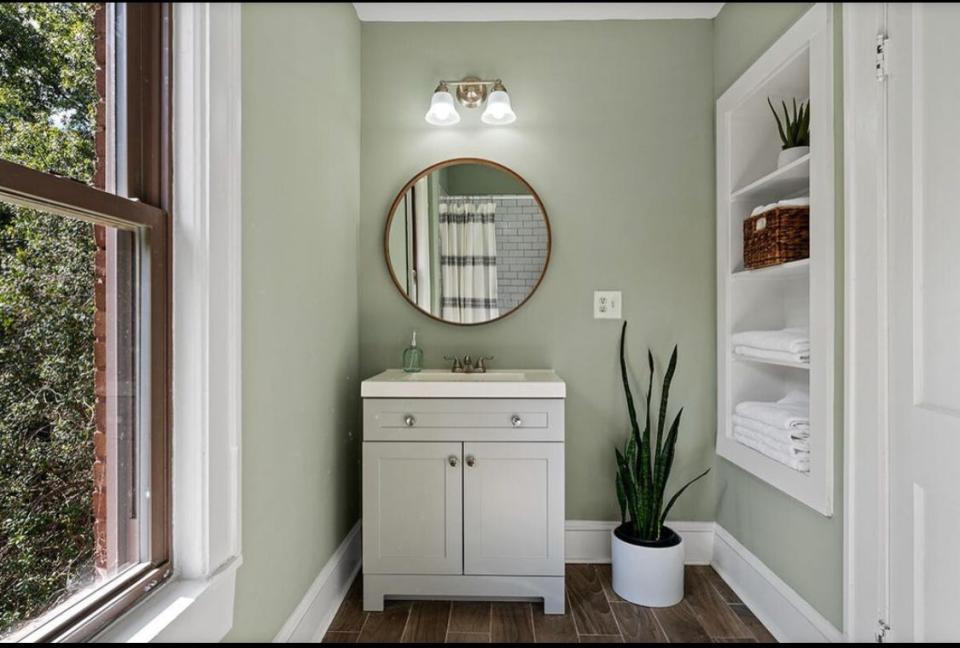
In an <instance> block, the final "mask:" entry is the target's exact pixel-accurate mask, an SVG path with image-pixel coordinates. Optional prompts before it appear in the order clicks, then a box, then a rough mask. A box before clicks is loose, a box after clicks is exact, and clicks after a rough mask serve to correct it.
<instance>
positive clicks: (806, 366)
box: [733, 352, 810, 371]
mask: <svg viewBox="0 0 960 648" xmlns="http://www.w3.org/2000/svg"><path fill="white" fill-rule="evenodd" d="M733 358H734V360H739V361H740V362H752V363H754V364H764V365H774V366H776V367H792V368H794V369H803V370H805V371H810V363H809V362H791V361H789V360H770V359H768V358H755V357H753V356H747V355H740V354H739V353H736V352H734V354H733Z"/></svg>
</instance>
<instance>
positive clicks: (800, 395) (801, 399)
mask: <svg viewBox="0 0 960 648" xmlns="http://www.w3.org/2000/svg"><path fill="white" fill-rule="evenodd" d="M777 402H778V403H782V404H784V405H789V404H792V405H803V406H804V407H806V408H807V409H810V394H809V392H805V391H803V390H800V389H794V390H792V391H790V392H789V393H787V395H786V396H784V397H783V398H781V399H780V400H778V401H777Z"/></svg>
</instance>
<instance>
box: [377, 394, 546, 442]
mask: <svg viewBox="0 0 960 648" xmlns="http://www.w3.org/2000/svg"><path fill="white" fill-rule="evenodd" d="M563 403H564V401H563V399H492V398H460V399H447V398H445V399H430V398H413V399H405V398H367V399H364V401H363V429H364V440H365V441H563V423H564V421H563Z"/></svg>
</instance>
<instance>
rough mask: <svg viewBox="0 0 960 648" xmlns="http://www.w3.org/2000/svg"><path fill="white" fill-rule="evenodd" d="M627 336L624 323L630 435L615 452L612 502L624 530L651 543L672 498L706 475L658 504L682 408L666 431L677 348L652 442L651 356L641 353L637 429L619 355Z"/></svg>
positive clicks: (666, 376) (622, 339) (657, 537)
mask: <svg viewBox="0 0 960 648" xmlns="http://www.w3.org/2000/svg"><path fill="white" fill-rule="evenodd" d="M626 336H627V323H626V322H624V323H623V328H622V329H621V331H620V374H621V377H622V379H623V391H624V392H625V393H626V397H627V412H628V414H629V416H630V427H631V431H630V434H629V435H628V436H627V440H626V443H625V445H624V448H623V451H622V452H621V451H620V450H619V449H615V452H616V455H617V500H618V501H619V504H620V518H621V521H622V523H623V525H624V529H625V530H626V531H627V532H628V533H629V535H630V536H632V537H633V538H635V539H637V540H640V541H642V542H657V541H659V540H660V539H661V533H662V531H663V525H664V522H665V520H666V519H667V514H668V513H669V512H670V509H671V508H672V507H673V505H674V503H675V502H676V501H677V498H678V497H680V495H681V494H682V493H683V492H684V491H685V490H686V489H687V487H689V486H690V485H691V484H692V483H694V482H695V481H697V480H698V479H700V478H701V477H703V476H704V475H706V474H707V473H708V472H710V469H709V468H708V469H707V470H705V471H703V472H702V473H701V474H700V475H698V476H697V477H694V478H693V479H691V480H690V481H688V482H687V483H686V484H684V485H683V487H681V488H680V490H678V491H677V492H676V493H674V495H673V497H671V498H670V500H669V501H668V502H667V504H666V506H664V503H663V500H664V494H665V491H666V487H667V481H668V480H669V478H670V470H671V469H672V468H673V459H674V453H675V451H676V447H677V435H678V433H679V430H680V417H681V415H682V414H683V408H680V411H678V412H677V415H676V417H675V418H674V419H673V423H672V424H671V425H670V427H669V428H667V429H666V434H664V429H665V423H666V419H667V403H668V400H669V398H670V383H671V382H672V381H673V374H674V372H675V371H676V369H677V347H676V346H674V347H673V354H672V355H671V356H670V363H669V365H668V366H667V372H666V374H664V377H663V386H662V388H661V390H660V411H659V417H658V421H657V429H656V439H653V438H652V436H653V431H652V430H651V425H650V398H651V396H652V393H653V353H651V352H650V351H649V350H648V351H647V363H648V365H649V367H650V383H649V386H648V387H647V409H646V422H645V424H644V427H643V430H642V431H641V429H640V424H639V422H638V420H637V410H636V407H635V406H634V404H633V394H632V393H631V391H630V382H629V380H628V378H627V361H626V358H625V356H624V342H625V340H626Z"/></svg>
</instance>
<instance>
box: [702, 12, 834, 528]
mask: <svg viewBox="0 0 960 648" xmlns="http://www.w3.org/2000/svg"><path fill="white" fill-rule="evenodd" d="M832 21H833V13H832V8H831V7H830V5H829V4H826V3H818V4H816V5H814V7H813V8H811V9H810V11H808V12H807V13H806V14H805V15H804V16H803V17H801V18H800V19H799V20H798V21H797V22H796V24H794V25H793V27H791V28H790V29H789V30H788V31H787V32H786V33H785V34H784V35H783V36H782V37H781V38H780V39H779V40H778V41H777V42H776V43H774V44H773V45H772V46H771V47H770V48H769V49H768V50H767V51H766V52H765V53H764V54H762V55H761V56H760V58H759V59H757V61H756V62H755V63H754V64H753V65H752V66H751V67H750V68H749V69H748V70H747V71H746V72H745V73H744V74H743V76H741V77H740V78H739V79H738V80H737V81H735V82H734V83H733V85H731V86H730V88H729V89H728V90H727V91H726V92H724V94H723V95H722V96H721V97H720V98H719V99H718V100H717V114H716V124H717V147H716V152H717V185H716V192H717V193H716V197H717V203H716V208H717V275H718V281H717V428H718V429H717V454H718V455H719V456H721V457H723V458H724V459H725V460H727V461H729V462H731V463H732V464H734V465H736V466H737V467H738V468H740V469H742V470H744V471H746V472H749V473H750V474H752V475H754V476H755V477H757V478H758V479H760V480H762V481H764V482H766V483H767V484H769V485H770V486H772V487H773V488H777V489H779V490H780V491H782V492H783V493H785V494H787V495H788V496H790V497H792V498H794V499H795V500H797V501H798V502H801V503H803V504H804V505H806V506H809V507H810V508H811V509H813V510H815V511H817V512H818V513H820V514H822V515H825V516H830V515H832V514H833V492H834V460H835V443H834V418H835V417H834V397H835V394H834V391H835V390H834V386H835V382H836V377H835V371H836V366H835V365H836V358H835V347H836V340H835V329H836V326H835V320H836V313H835V310H836V298H835V291H836V277H835V272H836V252H835V248H836V241H835V236H836V233H835V228H836V225H835V221H834V208H835V205H834V195H835V181H836V179H835V174H834V148H835V141H834V132H833V112H834V111H833V105H834V93H833V81H832V79H833V76H832V75H833V58H834V55H833V51H834V49H833V48H834V43H833V26H832ZM768 98H772V100H773V101H774V102H775V103H776V102H777V101H779V100H783V101H786V102H788V103H789V102H791V101H792V99H793V98H796V99H797V100H799V101H802V100H804V99H806V98H809V100H810V104H811V105H812V106H813V111H812V112H811V123H810V140H811V141H810V153H809V154H808V155H806V156H804V157H802V158H800V159H798V160H795V161H794V162H792V163H791V164H788V165H786V166H784V167H782V168H780V169H776V170H775V171H771V169H774V168H775V167H776V163H777V162H776V160H777V154H778V152H779V149H780V147H779V135H778V133H777V127H776V122H775V121H774V119H773V115H771V114H770V108H769V106H768V105H767V99H768ZM798 195H807V196H809V197H810V213H811V218H810V251H811V257H810V258H808V259H801V260H799V261H792V262H790V263H784V264H781V265H775V266H768V267H766V268H760V269H757V270H747V269H745V268H744V267H743V222H744V217H745V216H747V215H749V213H750V211H751V210H752V208H754V207H756V206H758V205H765V204H769V203H772V202H776V201H778V200H782V199H784V198H791V197H794V196H798ZM797 326H803V327H806V328H808V330H809V331H810V346H811V358H810V362H809V363H801V362H789V361H787V362H780V361H771V360H764V359H762V358H753V357H748V356H741V355H737V354H735V353H734V352H733V351H734V346H733V344H732V339H731V336H732V332H734V331H738V330H774V329H778V328H785V327H797ZM794 390H802V391H805V392H807V393H808V394H809V397H810V429H811V435H810V440H809V445H810V471H809V472H808V473H800V472H798V471H795V470H793V469H792V468H789V467H787V466H785V465H783V464H781V463H779V462H777V461H775V460H773V459H770V458H768V457H766V456H765V455H763V454H762V453H760V452H757V451H755V450H753V449H752V448H748V447H747V446H745V445H743V444H741V443H739V442H737V441H736V439H734V438H733V421H732V413H733V411H734V408H735V407H736V405H737V403H740V402H743V401H747V400H753V401H776V400H778V399H780V398H782V397H783V396H784V395H785V394H788V393H790V392H791V391H794Z"/></svg>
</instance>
